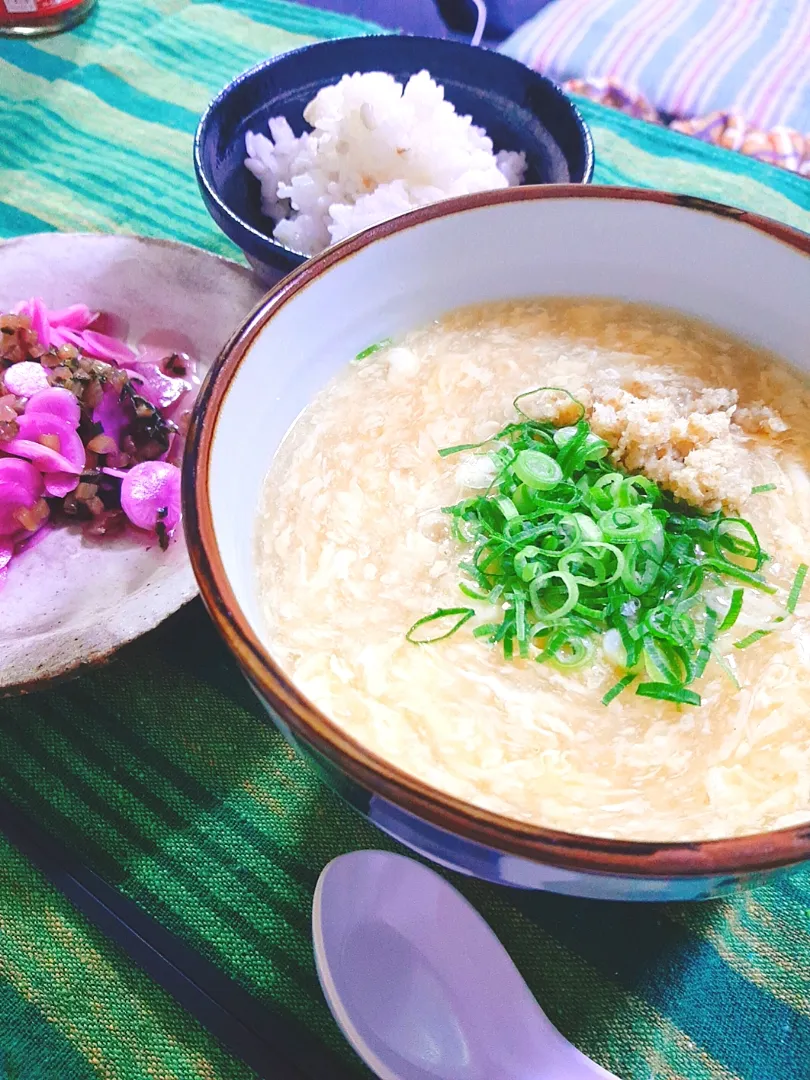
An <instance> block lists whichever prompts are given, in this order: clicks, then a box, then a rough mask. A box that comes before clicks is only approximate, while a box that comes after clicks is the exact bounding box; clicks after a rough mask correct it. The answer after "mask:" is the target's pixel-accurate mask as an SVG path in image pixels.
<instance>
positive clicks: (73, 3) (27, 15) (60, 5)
mask: <svg viewBox="0 0 810 1080" xmlns="http://www.w3.org/2000/svg"><path fill="white" fill-rule="evenodd" d="M95 4H96V0H0V34H6V35H14V36H21V37H34V36H36V35H39V34H58V33H59V32H60V30H69V29H70V27H71V26H75V25H76V24H77V23H80V22H81V21H82V19H85V18H87V16H88V15H89V14H90V12H91V10H92V9H93V7H95Z"/></svg>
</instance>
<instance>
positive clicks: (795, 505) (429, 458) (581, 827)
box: [257, 299, 810, 841]
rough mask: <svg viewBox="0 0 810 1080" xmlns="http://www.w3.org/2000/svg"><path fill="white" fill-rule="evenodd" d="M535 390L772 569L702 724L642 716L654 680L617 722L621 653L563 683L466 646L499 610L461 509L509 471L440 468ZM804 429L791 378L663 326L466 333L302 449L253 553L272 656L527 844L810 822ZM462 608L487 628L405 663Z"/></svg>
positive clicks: (681, 327) (470, 454)
mask: <svg viewBox="0 0 810 1080" xmlns="http://www.w3.org/2000/svg"><path fill="white" fill-rule="evenodd" d="M538 386H546V387H555V388H556V387H558V388H561V389H564V390H566V391H568V392H569V393H570V395H572V396H573V398H574V399H576V401H577V402H581V403H582V406H583V408H584V410H585V415H586V417H587V420H588V423H589V424H590V428H591V430H592V432H593V433H594V435H595V436H598V437H599V438H601V439H603V440H605V442H606V443H607V444H608V446H609V447H610V457H609V460H610V461H611V462H612V463H613V465H614V467H615V468H619V469H622V470H625V471H627V472H628V473H632V474H640V475H643V476H647V477H649V478H650V479H651V480H652V481H654V482H655V483H656V484H657V485H658V486H659V487H660V488H661V489H662V490H664V491H666V492H669V493H671V495H672V497H673V498H674V499H675V500H678V501H679V502H677V503H676V504H675V505H683V504H686V505H688V506H689V507H691V508H692V509H691V511H690V512H692V513H699V514H701V515H711V514H716V513H717V512H718V511H722V512H723V513H724V514H726V515H729V516H732V517H739V518H744V519H745V520H746V521H747V522H750V525H751V526H752V527H753V529H754V530H755V531H756V535H757V537H758V539H759V543H761V546H762V548H763V549H764V551H766V552H767V553H768V554H769V556H770V558H769V560H768V561H767V562H766V563H765V564H764V566H763V567H762V569H761V576H762V578H763V579H764V580H765V581H766V582H767V583H768V587H769V588H770V589H773V590H775V591H770V592H769V591H764V590H761V589H759V588H747V587H746V588H745V589H744V601H743V604H742V608H741V610H740V613H739V616H738V618H737V620H736V622H735V623H734V625H733V626H731V627H730V628H729V629H727V630H723V631H722V632H720V633H718V634H717V635H716V636H715V638H714V639H713V640H712V641H711V642H710V644H711V648H710V649H709V648H708V646H707V649H706V655H705V657H704V659H703V663H704V666H705V670H704V671H703V673H702V674H701V675H700V676H699V677H697V678H696V679H695V682H694V685H693V687H692V689H693V690H694V691H696V692H697V693H699V700H700V704H699V706H697V707H695V706H691V705H688V704H681V703H679V702H678V701H667V700H657V699H651V698H647V697H643V696H639V694H637V693H635V687H637V686H638V685H639V682H638V681H637V682H636V683H635V684H634V685H630V686H628V687H627V689H625V690H623V691H622V692H621V693H619V694H618V695H617V696H616V697H615V698H614V699H613V700H612V701H610V703H609V704H608V705H605V704H603V697H604V695H605V693H606V692H607V691H608V690H609V689H610V688H611V687H612V686H614V685H615V684H616V682H617V679H619V678H620V677H621V676H622V674H623V669H622V667H621V662H622V661H621V656H619V658H618V660H617V648H616V642H615V641H612V640H611V638H610V636H609V635H603V636H601V637H598V639H594V640H595V641H596V644H595V647H594V648H593V650H592V653H591V654H590V655H589V659H588V662H587V663H586V664H583V665H582V666H579V667H575V668H569V667H566V666H564V665H563V666H555V664H553V663H548V662H536V656H535V652H534V651H533V652H532V654H531V655H529V656H528V657H527V658H522V657H521V656H520V655H518V654H517V653H516V654H515V655H514V656H512V657H511V658H507V657H506V656H505V655H504V650H503V648H501V647H500V645H499V644H497V643H496V644H492V643H490V642H489V641H488V640H487V639H486V638H482V637H481V636H478V637H476V636H475V634H474V630H475V628H476V627H477V626H481V625H482V624H487V623H488V620H491V619H492V618H493V611H497V612H498V617H503V611H502V610H500V609H499V601H498V599H497V597H495V598H493V597H491V596H490V597H487V598H485V599H477V598H473V599H471V598H470V597H469V595H466V594H462V592H461V591H460V589H459V584H460V583H461V582H465V581H466V582H467V584H468V585H470V584H474V583H472V582H470V580H469V578H468V577H465V573H464V571H463V570H462V569H460V565H459V564H460V563H463V562H464V560H465V558H466V557H468V549H469V543H466V542H465V540H464V538H463V536H462V537H460V536H459V535H458V533H454V530H453V521H452V519H451V517H449V516H448V514H447V513H445V512H443V508H446V507H448V506H452V505H454V504H458V503H459V502H460V500H464V499H469V498H471V497H474V496H479V495H481V494H482V493H484V492H486V491H487V490H488V489H489V488H490V486H491V485H492V483H493V478H494V477H495V473H496V471H497V470H496V466H495V465H494V464H493V460H492V457H491V455H490V454H489V450H491V447H490V446H486V445H485V446H484V447H481V448H478V449H470V450H466V451H459V452H457V453H453V454H450V455H447V456H445V457H442V456H440V455H439V453H438V451H439V450H440V449H441V448H446V447H451V446H457V445H460V444H461V445H463V444H474V443H480V442H482V441H483V440H487V439H491V438H492V437H493V436H494V435H495V434H496V433H497V432H499V431H501V430H502V429H503V428H504V427H505V426H506V425H508V424H509V423H510V422H512V421H514V420H515V415H516V414H515V408H514V406H513V400H514V399H515V398H516V397H517V395H519V394H522V393H525V392H527V391H529V390H532V389H533V388H536V387H538ZM555 407H557V408H558V409H559V415H557V416H554V417H551V418H549V417H546V418H545V419H546V420H549V419H550V421H551V422H553V423H554V424H556V425H558V426H565V425H567V424H568V425H570V424H571V423H574V422H576V419H577V416H576V415H573V416H566V415H565V411H566V409H570V408H571V407H572V406H571V401H570V399H568V398H565V397H563V396H560V398H559V401H558V404H557V406H555ZM808 415H810V388H809V387H808V384H807V383H806V382H805V381H804V380H803V379H802V378H800V377H799V376H798V375H797V374H796V373H795V372H793V371H792V370H791V369H789V368H788V367H787V366H786V365H784V364H783V363H782V362H780V361H779V360H778V359H777V358H776V357H774V356H771V355H769V354H767V353H764V352H762V351H761V350H758V349H755V348H753V347H751V346H749V345H747V344H745V343H743V342H741V341H739V340H737V339H735V338H733V337H730V336H729V335H727V334H725V333H722V332H720V331H719V330H716V329H715V328H713V327H711V326H709V325H706V324H703V323H698V322H695V321H692V320H689V319H687V318H685V317H683V316H681V315H678V314H675V313H673V312H671V311H668V310H664V309H654V308H650V307H644V306H640V305H630V304H624V303H620V302H614V301H607V300H587V301H585V300H566V299H549V300H547V299H538V300H527V301H516V302H510V303H498V304H489V305H483V306H478V307H475V308H466V309H461V310H458V311H455V312H452V313H451V314H449V315H447V316H446V317H444V318H442V319H441V320H440V321H438V322H435V323H432V324H430V325H428V326H426V327H423V328H421V329H417V330H414V331H413V332H412V333H410V334H408V335H407V336H406V337H405V338H404V339H403V340H401V341H398V342H396V343H393V344H384V345H383V346H382V347H381V348H379V349H377V350H375V351H372V352H369V355H367V356H365V357H364V358H362V359H358V360H357V362H355V363H350V364H347V366H346V368H345V370H343V371H341V372H340V373H339V374H338V376H337V377H336V378H335V379H334V380H333V381H332V382H331V383H330V384H329V385H327V386H326V387H325V388H324V389H323V390H322V391H321V392H320V393H319V394H318V395H317V397H316V398H315V399H314V401H313V402H312V403H311V405H310V406H309V407H308V408H307V409H306V410H305V411H304V413H303V414H302V415H301V417H300V418H299V419H298V420H297V421H296V423H295V424H294V425H293V427H292V429H291V431H290V432H289V433H288V436H287V438H286V440H285V442H284V443H283V445H282V447H281V449H280V450H279V452H278V454H277V455H276V457H275V459H274V461H273V463H272V465H271V468H270V472H269V475H268V478H267V482H266V488H265V492H264V497H263V505H262V507H261V510H260V515H259V520H258V530H257V567H258V574H259V579H260V587H261V594H262V598H263V605H264V612H265V617H266V641H267V644H268V647H269V648H270V651H271V653H272V655H273V656H274V657H275V659H276V660H277V661H278V662H279V664H280V665H281V667H282V668H283V670H284V671H285V672H286V673H287V674H288V676H289V677H290V678H291V679H292V680H293V681H294V682H295V683H296V685H297V686H298V687H299V688H300V689H301V690H302V691H303V692H304V693H305V694H306V695H307V696H308V697H309V698H310V700H311V701H312V702H313V703H314V704H315V705H317V706H318V707H319V708H320V709H321V710H322V711H323V712H324V713H326V714H327V715H328V716H330V717H331V718H332V719H333V720H334V721H335V722H336V723H337V724H339V725H341V726H342V727H343V728H344V729H345V730H346V731H347V732H348V733H350V734H351V735H352V736H353V737H355V738H356V739H357V740H358V741H359V742H361V743H362V744H364V745H365V746H366V747H367V748H368V749H370V750H371V751H373V752H375V753H377V754H378V755H380V756H381V757H383V758H385V759H387V760H388V761H390V762H392V763H393V764H395V765H396V766H398V767H399V768H401V769H404V770H406V771H408V772H410V773H413V774H414V775H416V776H418V777H419V778H420V779H422V780H423V781H425V782H427V783H428V784H431V785H433V786H434V787H436V788H439V789H441V790H443V791H445V792H448V793H450V794H452V795H454V796H456V797H458V798H461V799H464V800H466V801H468V802H470V803H473V804H475V805H478V806H481V807H484V808H487V809H489V810H492V811H495V812H497V813H501V814H504V815H507V816H509V817H512V818H517V819H519V820H521V821H527V822H532V823H535V824H538V825H543V826H546V827H551V828H556V829H561V830H565V831H568V832H573V833H581V834H587V835H594V836H607V837H617V838H622V839H633V840H661V841H672V840H696V839H707V838H715V837H725V836H732V835H739V834H745V833H755V832H760V831H763V830H766V829H774V828H780V827H782V826H785V825H790V824H794V823H797V822H799V821H804V820H806V819H810V636H809V635H808V617H810V603H808V601H807V600H805V599H804V598H803V596H799V597H798V599H796V597H795V596H794V597H793V603H792V604H790V605H787V606H786V604H787V601H786V598H787V597H789V594H790V592H791V586H792V584H793V583H794V582H795V575H796V571H797V567H799V566H801V565H802V564H803V563H804V561H805V560H806V559H807V556H808V546H809V545H808V543H807V537H808V535H810V471H809V470H810V428H808V424H807V416H808ZM755 489H758V490H756V491H755ZM752 491H754V492H755V493H752ZM731 584H732V585H734V582H733V581H732V583H731ZM737 584H739V583H737ZM702 588H703V590H704V591H705V592H706V594H707V596H709V600H707V601H706V603H707V604H708V605H709V607H712V608H714V609H716V610H717V612H718V619H719V620H721V621H722V620H723V618H724V615H725V614H726V613H727V612H728V608H729V604H730V600H729V597H730V596H731V595H733V589H731V590H730V589H729V587H728V584H727V583H726V584H724V585H721V583H720V582H715V581H714V580H713V578H712V575H711V574H708V575H707V578H706V583H705V585H703V586H702ZM472 591H475V590H472ZM808 595H810V586H808ZM502 607H503V604H502V603H501V604H500V608H502ZM789 607H793V608H794V610H793V611H792V612H791V611H790V610H789ZM447 608H450V609H455V608H462V609H466V608H469V609H470V610H472V611H474V615H473V616H471V617H470V618H469V620H468V621H467V622H465V623H464V625H462V626H460V627H459V628H458V630H457V631H456V632H455V633H452V634H450V635H449V636H448V637H446V638H444V639H443V640H439V641H435V642H434V643H432V644H418V645H417V644H413V643H412V642H411V641H409V640H407V638H406V633H407V632H408V630H409V628H410V627H412V626H413V624H414V623H415V622H417V620H419V619H420V618H422V617H424V616H425V615H426V614H427V613H430V612H434V611H436V610H441V609H447ZM702 610H707V609H706V608H705V607H704V608H703V609H702ZM701 626H702V624H700V623H699V624H698V628H697V630H696V635H697V636H700V635H701V634H703V633H704V632H705V631H704V629H701ZM763 629H767V630H768V633H767V634H765V635H763V636H761V637H758V638H757V635H756V632H757V631H758V630H763ZM752 634H753V635H754V638H755V640H754V641H751V642H750V643H749V644H748V645H747V646H746V647H743V648H740V647H738V646H739V644H740V642H741V640H742V641H745V640H749V641H750V638H751V635H752ZM708 641H709V636H708V635H707V642H708ZM619 652H621V649H619ZM625 659H626V655H625ZM642 669H643V665H641V667H638V668H637V670H636V673H635V676H634V677H635V678H636V679H637V680H643V679H645V678H649V675H650V667H649V663H647V673H646V675H645V672H644V670H642ZM696 670H697V669H696ZM631 674H633V673H632V672H631ZM653 677H654V680H655V679H661V678H662V676H661V674H660V671H659V672H658V673H657V674H656V673H655V672H653ZM628 678H629V676H628Z"/></svg>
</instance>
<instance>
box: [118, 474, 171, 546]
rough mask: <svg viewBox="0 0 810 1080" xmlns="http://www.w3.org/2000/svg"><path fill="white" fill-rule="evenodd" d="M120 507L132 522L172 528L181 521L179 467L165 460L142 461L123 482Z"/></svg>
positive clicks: (151, 526)
mask: <svg viewBox="0 0 810 1080" xmlns="http://www.w3.org/2000/svg"><path fill="white" fill-rule="evenodd" d="M121 508H122V510H123V511H124V513H125V514H126V515H127V517H128V518H129V520H130V521H131V522H132V524H133V525H137V527H138V528H139V529H149V530H150V531H152V532H154V531H155V529H156V527H157V526H158V525H160V524H162V525H163V526H164V527H165V529H166V530H167V531H171V530H172V529H173V528H174V527H175V526H176V525H177V523H178V521H179V520H180V470H179V469H178V468H177V466H176V465H169V463H168V462H166V461H142V462H140V464H138V465H134V466H133V467H132V468H131V469H130V470H129V472H128V473H127V474H126V476H125V477H124V479H123V481H122V482H121Z"/></svg>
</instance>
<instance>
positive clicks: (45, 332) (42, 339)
mask: <svg viewBox="0 0 810 1080" xmlns="http://www.w3.org/2000/svg"><path fill="white" fill-rule="evenodd" d="M28 314H29V316H30V318H31V329H32V330H33V331H34V333H35V334H36V335H37V337H38V338H39V343H40V345H44V346H45V348H46V349H47V348H48V347H49V345H50V344H51V331H50V326H49V325H48V316H47V311H46V308H45V305H44V304H43V303H42V301H41V300H32V301H31V304H30V311H29V312H28Z"/></svg>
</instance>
